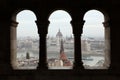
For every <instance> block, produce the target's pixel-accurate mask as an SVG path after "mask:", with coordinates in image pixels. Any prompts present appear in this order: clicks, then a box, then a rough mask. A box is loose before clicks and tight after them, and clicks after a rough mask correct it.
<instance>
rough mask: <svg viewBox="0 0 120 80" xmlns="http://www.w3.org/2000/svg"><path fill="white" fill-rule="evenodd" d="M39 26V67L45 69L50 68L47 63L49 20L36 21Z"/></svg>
mask: <svg viewBox="0 0 120 80" xmlns="http://www.w3.org/2000/svg"><path fill="white" fill-rule="evenodd" d="M36 23H37V27H38V34H39V64H38V67H37V68H38V69H41V70H45V69H48V65H47V57H46V54H47V53H46V35H47V27H48V25H49V21H44V22H41V21H40V22H39V21H36Z"/></svg>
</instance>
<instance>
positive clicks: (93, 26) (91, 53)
mask: <svg viewBox="0 0 120 80" xmlns="http://www.w3.org/2000/svg"><path fill="white" fill-rule="evenodd" d="M84 20H85V23H84V26H83V33H82V36H81V52H82V61H83V66H84V68H85V69H104V68H106V67H104V63H105V54H106V53H105V46H106V45H105V28H104V25H103V22H104V15H103V14H102V13H101V12H100V11H97V10H90V11H88V12H87V13H86V14H85V16H84ZM107 57H109V56H107Z"/></svg>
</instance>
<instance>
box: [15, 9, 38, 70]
mask: <svg viewBox="0 0 120 80" xmlns="http://www.w3.org/2000/svg"><path fill="white" fill-rule="evenodd" d="M35 21H36V16H35V14H34V13H33V12H32V11H29V10H23V11H21V12H19V13H18V14H17V22H19V24H18V27H17V53H16V54H17V55H16V62H17V69H36V67H37V65H38V61H39V36H38V33H37V26H36V24H35Z"/></svg>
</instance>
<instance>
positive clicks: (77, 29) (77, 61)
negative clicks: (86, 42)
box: [71, 21, 84, 70]
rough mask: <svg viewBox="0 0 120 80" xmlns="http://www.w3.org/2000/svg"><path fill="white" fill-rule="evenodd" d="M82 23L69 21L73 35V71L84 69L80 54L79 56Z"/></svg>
mask: <svg viewBox="0 0 120 80" xmlns="http://www.w3.org/2000/svg"><path fill="white" fill-rule="evenodd" d="M83 23H84V22H83V21H81V22H80V21H77V22H74V21H71V24H72V27H73V34H74V48H75V53H74V66H73V69H75V70H76V69H77V70H78V69H80V70H81V69H84V67H83V62H82V54H81V34H82V27H83Z"/></svg>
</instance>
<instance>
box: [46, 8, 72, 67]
mask: <svg viewBox="0 0 120 80" xmlns="http://www.w3.org/2000/svg"><path fill="white" fill-rule="evenodd" d="M49 21H50V25H49V28H48V35H47V62H48V68H49V69H72V67H73V61H74V37H73V34H72V26H71V24H70V21H71V17H70V15H69V14H68V13H67V12H65V11H63V10H57V11H55V12H53V13H52V14H51V15H50V17H49Z"/></svg>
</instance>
